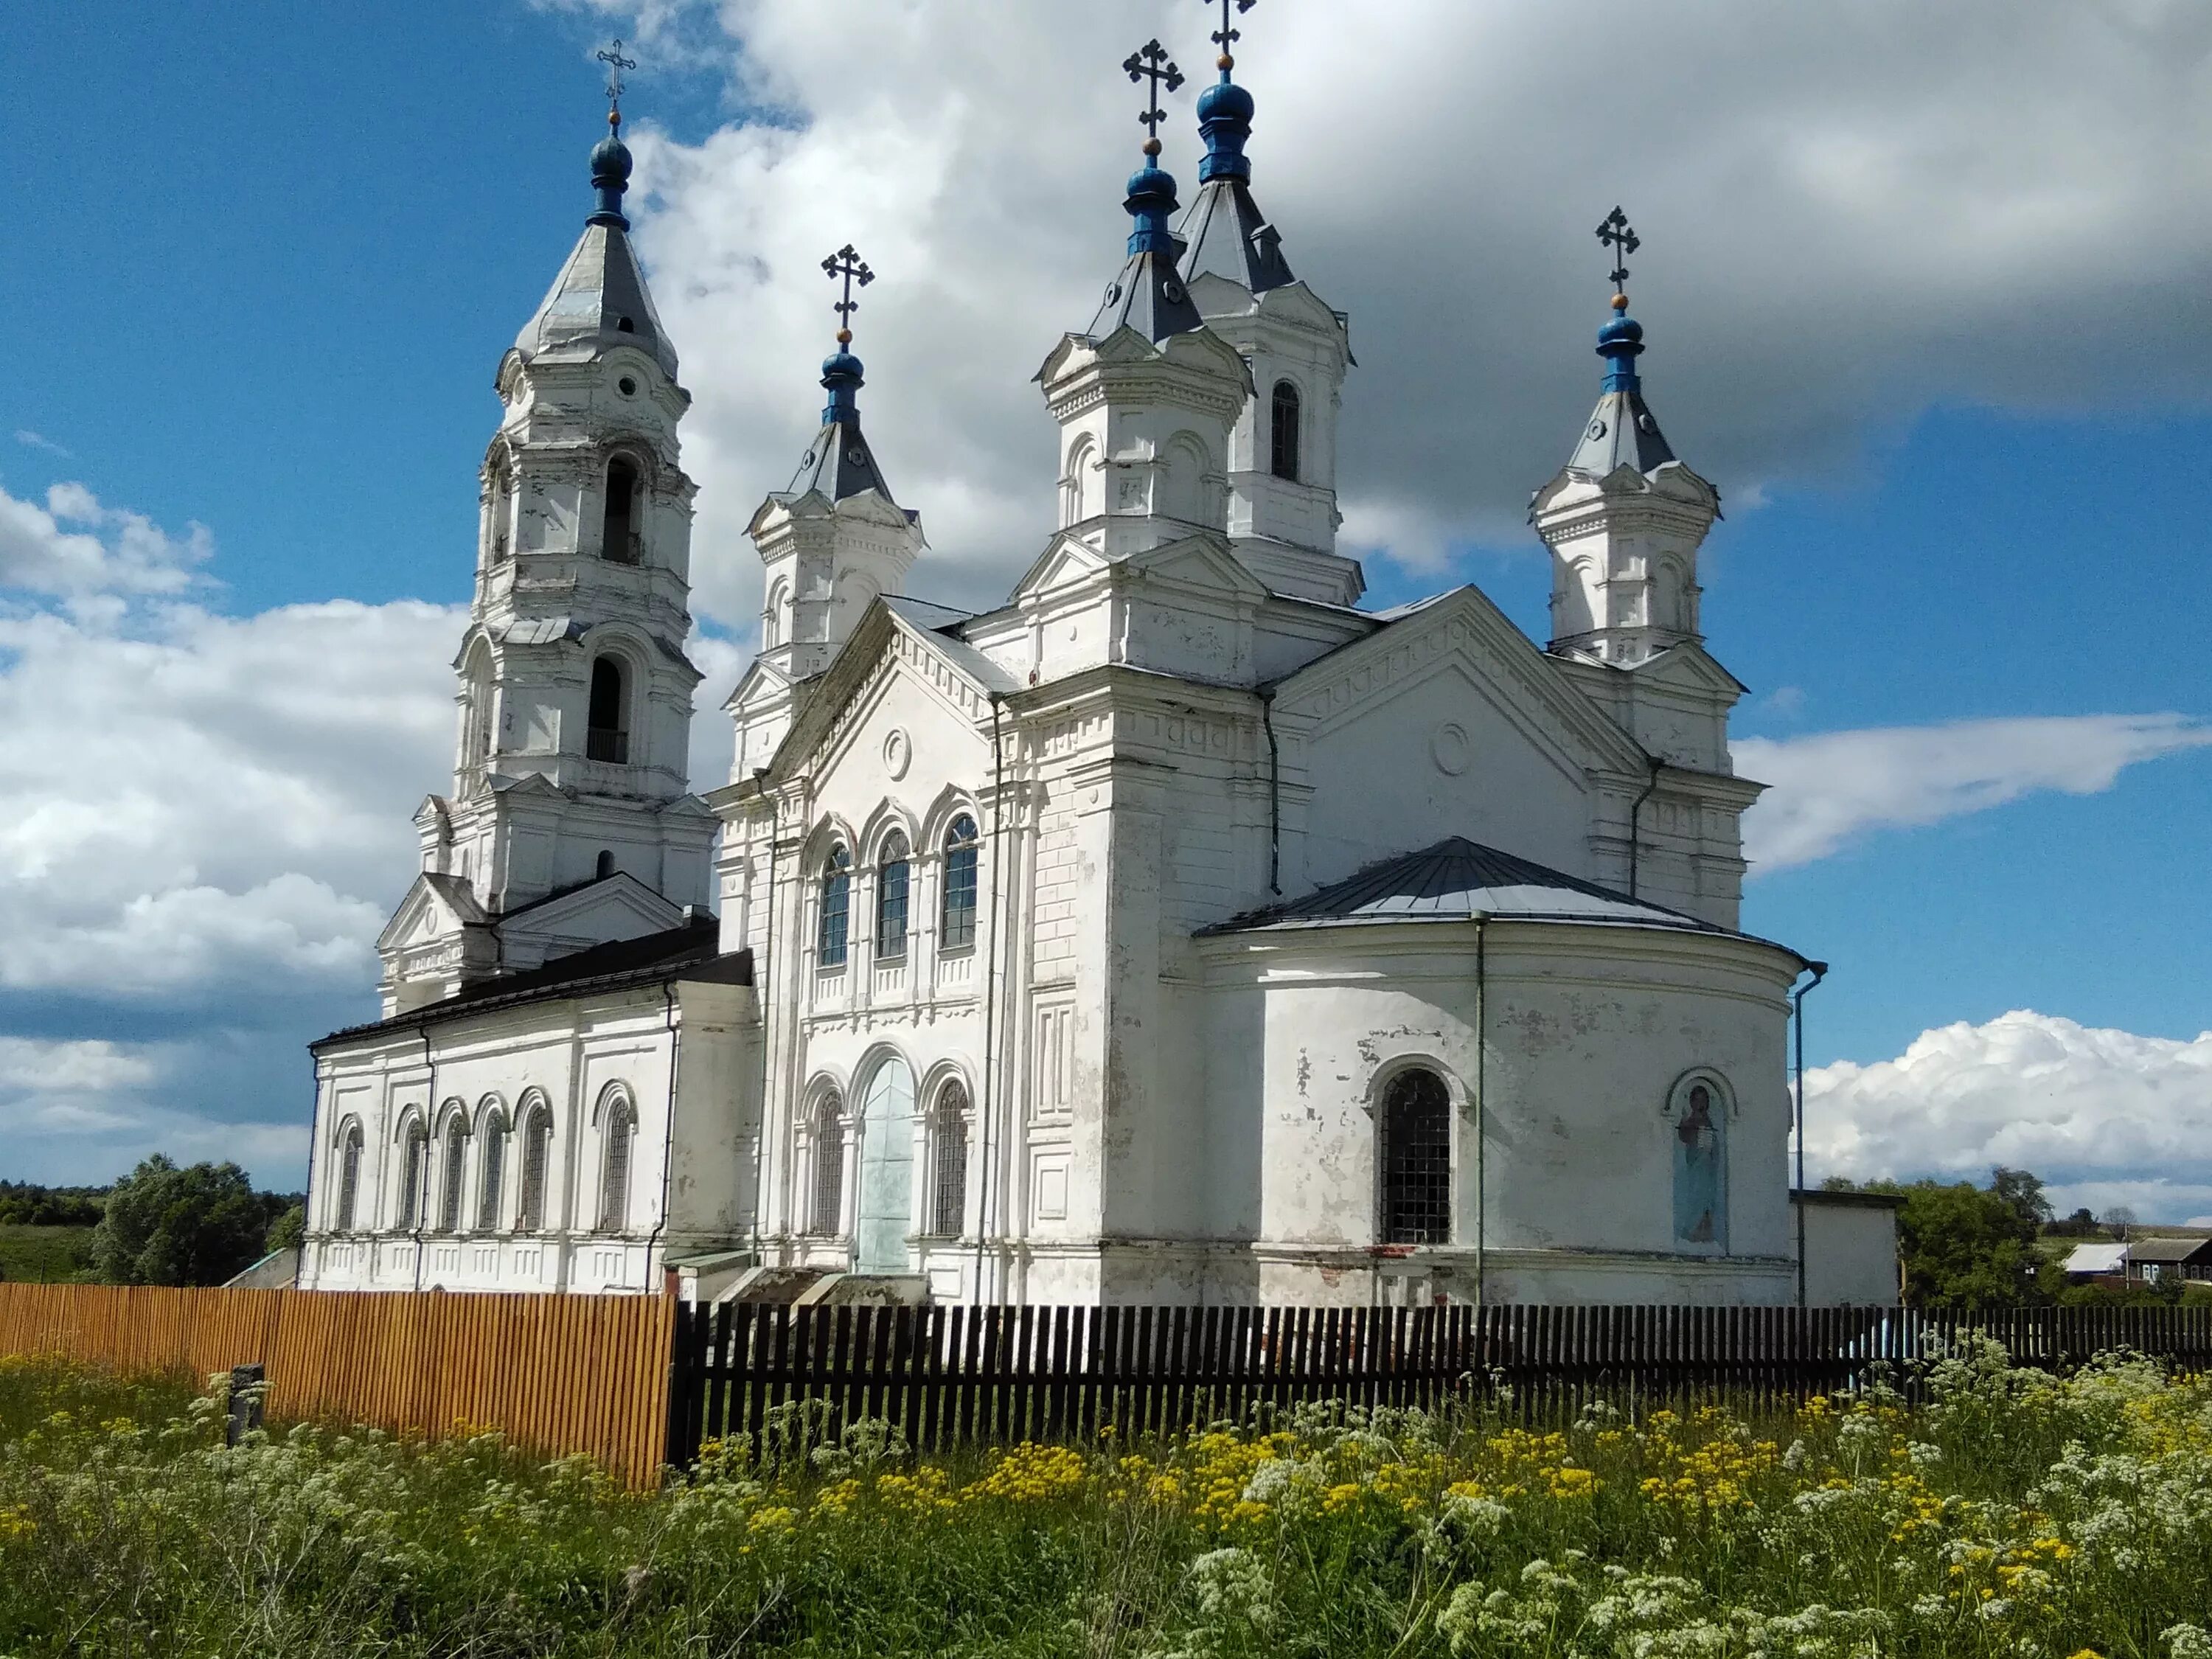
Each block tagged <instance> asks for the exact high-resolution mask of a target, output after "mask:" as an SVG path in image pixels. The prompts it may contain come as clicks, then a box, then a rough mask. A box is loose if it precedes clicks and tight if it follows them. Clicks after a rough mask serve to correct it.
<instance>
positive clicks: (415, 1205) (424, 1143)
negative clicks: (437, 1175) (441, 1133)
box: [399, 1124, 430, 1231]
mask: <svg viewBox="0 0 2212 1659" xmlns="http://www.w3.org/2000/svg"><path fill="white" fill-rule="evenodd" d="M429 1153H430V1138H429V1136H428V1135H427V1134H425V1133H423V1132H422V1125H420V1124H416V1125H413V1126H412V1127H410V1128H409V1129H408V1131H407V1158H406V1161H405V1162H404V1164H402V1166H401V1169H400V1179H401V1186H400V1189H399V1225H401V1226H402V1227H404V1228H407V1229H409V1230H410V1231H411V1230H412V1229H414V1228H415V1227H416V1226H418V1225H421V1223H422V1197H423V1194H422V1181H423V1177H424V1176H425V1175H427V1174H428V1171H427V1170H425V1169H424V1168H423V1167H422V1166H423V1165H424V1164H428V1162H429V1161H430V1158H429Z"/></svg>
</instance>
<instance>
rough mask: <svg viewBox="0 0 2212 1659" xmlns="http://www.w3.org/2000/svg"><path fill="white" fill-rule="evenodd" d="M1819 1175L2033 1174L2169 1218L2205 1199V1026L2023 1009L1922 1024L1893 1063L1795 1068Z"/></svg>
mask: <svg viewBox="0 0 2212 1659" xmlns="http://www.w3.org/2000/svg"><path fill="white" fill-rule="evenodd" d="M1805 1105H1806V1125H1807V1133H1806V1155H1807V1159H1808V1164H1810V1165H1811V1166H1812V1170H1813V1173H1814V1176H1815V1177H1816V1178H1817V1177H1818V1176H1825V1175H1847V1176H1853V1177H1856V1178H1858V1179H1868V1178H1872V1177H1882V1176H1887V1177H1894V1178H1899V1179H1911V1178H1914V1177H1917V1176H1923V1175H1933V1176H1942V1177H1945V1178H1953V1179H1955V1178H1976V1179H1980V1178H1985V1177H1986V1176H1987V1175H1988V1172H1989V1170H1990V1166H1991V1165H1993V1164H2008V1165H2010V1166H2012V1167H2014V1168H2015V1169H2027V1170H2034V1171H2035V1172H2036V1173H2037V1174H2038V1175H2039V1176H2042V1177H2043V1178H2044V1179H2045V1181H2047V1182H2051V1184H2052V1188H2053V1194H2052V1195H2053V1200H2054V1201H2055V1202H2058V1203H2060V1204H2062V1205H2063V1206H2064V1207H2067V1208H2072V1207H2074V1206H2076V1205H2080V1204H2087V1205H2088V1206H2090V1207H2091V1208H2092V1209H2094V1210H2100V1211H2101V1210H2103V1209H2105V1208H2106V1207H2108V1206H2110V1205H2112V1204H2114V1203H2124V1204H2128V1205H2130V1206H2132V1207H2133V1208H2134V1209H2135V1210H2136V1212H2137V1213H2138V1214H2139V1215H2140V1216H2142V1218H2145V1219H2146V1220H2149V1219H2162V1220H2174V1219H2178V1218H2180V1217H2181V1216H2184V1215H2187V1214H2189V1213H2191V1212H2194V1211H2197V1210H2202V1209H2203V1208H2205V1207H2207V1205H2208V1202H2212V1031H2206V1032H2203V1033H2202V1034H2200V1035H2199V1036H2196V1037H2195V1038H2192V1039H2190V1040H2188V1041H2180V1040H2177V1039H2173V1038H2168V1037H2150V1036H2137V1035H2136V1034H2135V1033H2133V1032H2130V1031H2121V1030H2109V1029H2098V1028H2094V1027H2090V1026H2084V1025H2081V1024H2076V1023H2075V1021H2073V1020H2070V1019H2066V1018H2062V1017H2060V1016H2057V1015H2052V1014H2040V1013H2035V1012H2030V1011H2028V1010H2025V1009H2021V1010H2015V1012H2011V1013H2008V1014H2003V1015H2000V1016H1999V1017H1998V1018H1996V1019H1993V1020H1990V1021H1988V1022H1987V1023H1986V1024H1980V1025H1970V1024H1965V1023H1964V1022H1961V1023H1960V1024H1954V1025H1945V1026H1941V1027H1938V1028H1936V1030H1929V1031H1923V1032H1922V1033H1921V1034H1920V1036H1917V1037H1915V1038H1914V1039H1913V1040H1912V1042H1911V1044H1910V1045H1909V1046H1908V1047H1907V1048H1905V1052H1904V1053H1903V1054H1899V1056H1898V1057H1897V1058H1896V1059H1894V1060H1881V1061H1879V1062H1877V1063H1875V1064H1873V1065H1860V1064H1858V1063H1857V1062H1855V1061H1851V1060H1838V1061H1836V1062H1835V1063H1834V1064H1833V1065H1829V1066H1815V1067H1813V1068H1810V1069H1808V1071H1807V1072H1806V1073H1805Z"/></svg>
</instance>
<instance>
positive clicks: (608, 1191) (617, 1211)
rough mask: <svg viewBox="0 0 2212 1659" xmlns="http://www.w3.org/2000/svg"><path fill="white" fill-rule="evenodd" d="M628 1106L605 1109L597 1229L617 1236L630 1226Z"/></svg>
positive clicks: (630, 1131)
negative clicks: (603, 1169)
mask: <svg viewBox="0 0 2212 1659" xmlns="http://www.w3.org/2000/svg"><path fill="white" fill-rule="evenodd" d="M634 1133H635V1131H634V1126H633V1123H632V1121H631V1115H630V1109H629V1102H628V1101H619V1102H617V1103H615V1104H613V1105H611V1106H610V1107H609V1108H608V1109H607V1161H606V1168H605V1171H604V1172H603V1176H602V1182H601V1186H600V1191H599V1229H600V1231H603V1232H610V1233H618V1232H620V1231H622V1230H623V1228H624V1227H625V1226H627V1225H629V1147H630V1141H631V1139H633V1138H634Z"/></svg>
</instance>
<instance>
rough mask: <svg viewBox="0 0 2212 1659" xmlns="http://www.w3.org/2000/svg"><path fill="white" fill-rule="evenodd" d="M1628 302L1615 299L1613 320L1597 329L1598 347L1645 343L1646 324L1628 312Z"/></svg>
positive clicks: (1601, 348) (1601, 349) (1602, 348)
mask: <svg viewBox="0 0 2212 1659" xmlns="http://www.w3.org/2000/svg"><path fill="white" fill-rule="evenodd" d="M1627 303H1628V302H1627V301H1626V300H1622V299H1616V300H1615V301H1614V302H1613V320H1612V321H1611V322H1608V323H1607V325H1605V326H1604V327H1603V328H1601V329H1600V330H1598V331H1597V349H1599V350H1600V351H1603V350H1604V349H1606V348H1607V346H1617V345H1640V344H1641V343H1643V340H1644V325H1643V324H1641V323H1639V322H1638V321H1637V320H1636V319H1635V318H1633V317H1632V316H1630V315H1629V314H1628V312H1627V310H1626V306H1627Z"/></svg>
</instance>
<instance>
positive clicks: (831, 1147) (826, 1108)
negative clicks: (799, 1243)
mask: <svg viewBox="0 0 2212 1659" xmlns="http://www.w3.org/2000/svg"><path fill="white" fill-rule="evenodd" d="M844 1208H845V1125H844V1122H843V1118H842V1110H841V1103H840V1102H839V1100H838V1098H837V1097H836V1095H834V1094H830V1095H824V1096H823V1097H822V1103H821V1104H820V1105H819V1106H817V1107H816V1108H815V1109H814V1205H813V1208H812V1211H811V1213H810V1214H809V1215H808V1217H807V1231H809V1232H813V1233H819V1234H822V1235H823V1236H824V1237H834V1236H835V1235H836V1232H837V1231H838V1224H839V1223H840V1222H841V1221H842V1220H843V1218H844V1214H843V1212H844Z"/></svg>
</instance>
